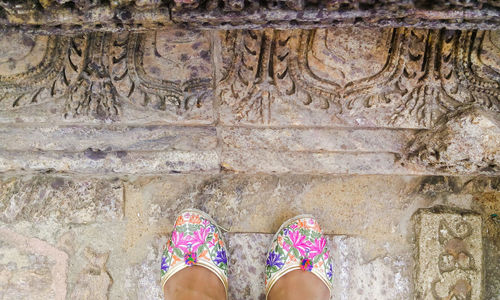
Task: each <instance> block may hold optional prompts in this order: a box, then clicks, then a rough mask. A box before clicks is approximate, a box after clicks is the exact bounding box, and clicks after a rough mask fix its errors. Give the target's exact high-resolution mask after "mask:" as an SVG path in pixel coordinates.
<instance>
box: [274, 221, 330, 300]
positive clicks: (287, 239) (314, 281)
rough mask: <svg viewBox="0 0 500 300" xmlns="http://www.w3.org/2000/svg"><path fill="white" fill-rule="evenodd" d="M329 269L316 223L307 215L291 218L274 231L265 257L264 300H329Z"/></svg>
mask: <svg viewBox="0 0 500 300" xmlns="http://www.w3.org/2000/svg"><path fill="white" fill-rule="evenodd" d="M332 269H333V267H332V261H331V258H330V252H329V251H328V249H327V247H326V239H325V237H324V236H323V234H322V233H321V229H320V227H319V225H318V223H317V222H316V220H314V218H313V217H312V216H310V215H301V216H297V217H295V218H292V219H290V220H288V221H286V222H285V223H283V225H282V226H281V228H280V229H279V230H278V232H277V233H276V235H275V236H274V238H273V242H272V244H271V247H270V250H269V252H268V255H267V262H266V296H267V299H270V300H280V299H287V300H293V299H325V300H326V299H329V298H330V294H331V289H332V279H333V278H332V277H333V276H332V275H333V270H332Z"/></svg>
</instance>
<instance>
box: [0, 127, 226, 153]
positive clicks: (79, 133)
mask: <svg viewBox="0 0 500 300" xmlns="http://www.w3.org/2000/svg"><path fill="white" fill-rule="evenodd" d="M0 140H2V144H1V145H0V149H2V150H10V151H64V152H84V151H86V150H87V151H89V150H88V149H93V151H94V152H97V151H102V152H105V151H108V152H112V151H122V153H121V155H122V156H125V155H126V152H129V151H130V152H133V151H206V150H213V149H215V147H216V145H217V132H216V129H215V127H205V126H203V127H195V126H190V127H183V126H168V125H144V126H143V125H135V126H127V125H123V126H121V125H112V126H82V125H72V126H68V125H65V126H54V125H36V126H32V125H26V126H16V125H10V126H0Z"/></svg>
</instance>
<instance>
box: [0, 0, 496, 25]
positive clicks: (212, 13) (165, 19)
mask: <svg viewBox="0 0 500 300" xmlns="http://www.w3.org/2000/svg"><path fill="white" fill-rule="evenodd" d="M499 8H500V4H499V3H498V1H496V0H452V1H426V0H378V1H373V0H260V1H244V0H111V1H104V0H28V1H17V0H0V26H5V27H7V28H18V29H21V30H28V31H37V32H41V31H43V32H51V33H55V32H59V33H61V32H63V33H82V32H86V31H89V30H98V31H100V30H102V29H104V30H105V31H114V32H118V31H123V30H144V29H155V28H156V29H158V28H162V27H165V25H171V24H173V23H176V24H183V25H186V26H189V27H190V28H203V29H207V28H212V29H214V28H215V29H230V28H247V29H263V28H270V27H273V28H306V27H307V28H318V27H331V26H332V25H368V26H369V27H371V28H373V27H394V28H395V27H419V28H422V27H425V28H448V29H462V30H465V29H471V28H477V29H493V28H496V27H497V26H498V25H499V19H498V18H499V16H500V10H499Z"/></svg>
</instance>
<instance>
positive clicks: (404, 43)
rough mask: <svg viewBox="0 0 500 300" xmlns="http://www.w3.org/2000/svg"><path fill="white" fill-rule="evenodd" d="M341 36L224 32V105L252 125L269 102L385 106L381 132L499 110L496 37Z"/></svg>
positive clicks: (265, 114) (441, 33) (344, 108)
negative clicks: (462, 110) (463, 110)
mask: <svg viewBox="0 0 500 300" xmlns="http://www.w3.org/2000/svg"><path fill="white" fill-rule="evenodd" d="M346 32H347V33H349V31H347V30H343V29H330V30H326V29H316V30H302V31H273V30H266V31H237V32H234V31H233V32H227V33H226V35H225V37H223V42H224V45H225V47H226V48H228V49H234V50H223V51H227V52H231V51H232V54H233V59H232V64H231V65H230V66H227V68H228V71H227V73H226V74H227V75H226V78H224V80H223V81H222V82H221V85H222V88H221V97H222V99H223V103H227V104H228V105H230V106H232V107H233V108H234V112H235V113H236V115H237V116H238V119H240V120H242V119H243V120H246V121H249V122H255V123H259V122H268V123H269V122H270V120H271V118H272V116H270V114H271V113H272V111H273V109H272V105H273V102H276V101H280V102H282V103H303V105H306V106H307V105H309V104H311V103H313V102H316V103H320V105H319V107H321V108H323V109H325V110H328V111H329V112H331V111H332V110H331V107H332V106H334V107H336V113H337V114H339V115H342V114H349V113H351V112H352V111H356V112H362V111H369V110H370V109H373V108H383V109H385V110H386V111H390V112H391V115H392V117H390V118H389V119H388V120H386V123H385V124H380V125H381V126H396V127H397V126H401V125H402V124H404V123H408V122H409V123H410V124H415V125H413V126H416V127H420V128H430V127H432V126H433V124H434V123H435V122H436V120H437V119H438V118H439V117H440V116H441V115H443V114H446V113H448V112H451V111H454V110H456V109H457V108H458V107H461V106H463V105H465V104H470V103H476V104H478V105H480V106H482V107H485V108H487V109H490V110H493V111H497V112H498V111H500V73H499V72H498V70H499V69H498V66H499V59H498V58H499V57H500V50H499V49H498V44H499V43H498V38H497V34H496V33H495V32H488V31H464V32H460V31H447V30H413V29H390V30H385V31H380V30H379V31H378V32H371V33H372V34H373V36H362V35H361V36H359V33H357V34H354V35H350V36H349V34H346ZM339 36H343V38H345V39H344V40H340V39H339ZM374 40H375V41H377V42H373V41H374ZM486 46H487V47H489V48H488V49H489V51H488V52H485V50H483V47H486ZM349 47H350V48H349ZM370 47H371V48H370ZM344 48H349V49H344ZM367 48H369V49H367ZM360 51H361V53H362V54H360ZM344 53H347V55H344ZM358 56H359V57H358ZM481 56H482V57H481Z"/></svg>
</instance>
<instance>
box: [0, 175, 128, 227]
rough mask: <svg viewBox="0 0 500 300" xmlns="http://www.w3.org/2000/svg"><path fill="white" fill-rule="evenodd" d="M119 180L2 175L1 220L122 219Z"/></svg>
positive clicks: (67, 221) (86, 220)
mask: <svg viewBox="0 0 500 300" xmlns="http://www.w3.org/2000/svg"><path fill="white" fill-rule="evenodd" d="M123 207H124V203H123V186H122V183H121V182H120V181H105V180H98V179H80V180H78V179H68V178H64V177H33V178H22V179H21V178H14V177H12V178H3V179H1V180H0V221H2V222H7V223H15V222H20V221H28V222H37V223H38V222H46V221H57V222H61V223H73V224H84V223H91V222H96V221H101V222H103V221H112V220H116V221H118V220H121V219H122V217H123Z"/></svg>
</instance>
